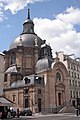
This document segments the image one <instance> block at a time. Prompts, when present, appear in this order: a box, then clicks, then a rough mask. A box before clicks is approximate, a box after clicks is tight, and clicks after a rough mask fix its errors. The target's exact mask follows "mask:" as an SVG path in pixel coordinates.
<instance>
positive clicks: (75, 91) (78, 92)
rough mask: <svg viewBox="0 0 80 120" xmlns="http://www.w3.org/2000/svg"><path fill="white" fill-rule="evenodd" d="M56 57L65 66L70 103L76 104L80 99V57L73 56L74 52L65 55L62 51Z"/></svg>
mask: <svg viewBox="0 0 80 120" xmlns="http://www.w3.org/2000/svg"><path fill="white" fill-rule="evenodd" d="M58 57H59V59H60V61H61V62H62V63H63V64H64V65H65V66H66V68H67V71H68V75H69V77H68V86H69V99H70V102H71V104H72V105H73V106H76V105H77V104H78V101H80V59H79V58H75V55H74V54H71V55H65V54H64V53H63V52H59V53H58ZM79 103H80V102H79Z"/></svg>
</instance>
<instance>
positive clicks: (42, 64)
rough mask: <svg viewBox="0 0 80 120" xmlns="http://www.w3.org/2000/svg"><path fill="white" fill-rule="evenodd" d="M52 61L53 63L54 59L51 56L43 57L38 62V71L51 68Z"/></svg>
mask: <svg viewBox="0 0 80 120" xmlns="http://www.w3.org/2000/svg"><path fill="white" fill-rule="evenodd" d="M52 63H53V59H51V58H49V57H45V58H43V59H40V60H38V62H37V63H36V72H39V71H43V70H47V69H48V68H51V64H52Z"/></svg>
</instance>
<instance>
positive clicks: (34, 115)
mask: <svg viewBox="0 0 80 120" xmlns="http://www.w3.org/2000/svg"><path fill="white" fill-rule="evenodd" d="M63 115H64V116H76V114H74V113H58V114H45V115H43V114H41V113H36V114H33V115H32V116H20V118H32V119H34V118H39V117H45V116H63Z"/></svg>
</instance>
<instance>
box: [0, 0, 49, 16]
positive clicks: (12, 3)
mask: <svg viewBox="0 0 80 120" xmlns="http://www.w3.org/2000/svg"><path fill="white" fill-rule="evenodd" d="M42 1H47V0H0V4H2V5H4V9H5V10H10V11H11V12H12V14H15V13H16V12H17V11H19V10H21V9H23V8H24V7H25V6H26V5H27V4H28V3H35V2H42Z"/></svg>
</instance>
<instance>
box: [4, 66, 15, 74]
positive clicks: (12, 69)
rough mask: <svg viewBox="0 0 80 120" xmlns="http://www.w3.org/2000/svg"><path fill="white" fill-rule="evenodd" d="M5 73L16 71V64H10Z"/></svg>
mask: <svg viewBox="0 0 80 120" xmlns="http://www.w3.org/2000/svg"><path fill="white" fill-rule="evenodd" d="M5 73H7V74H10V73H17V69H16V66H11V67H9V68H8V69H7V70H6V72H5Z"/></svg>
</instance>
